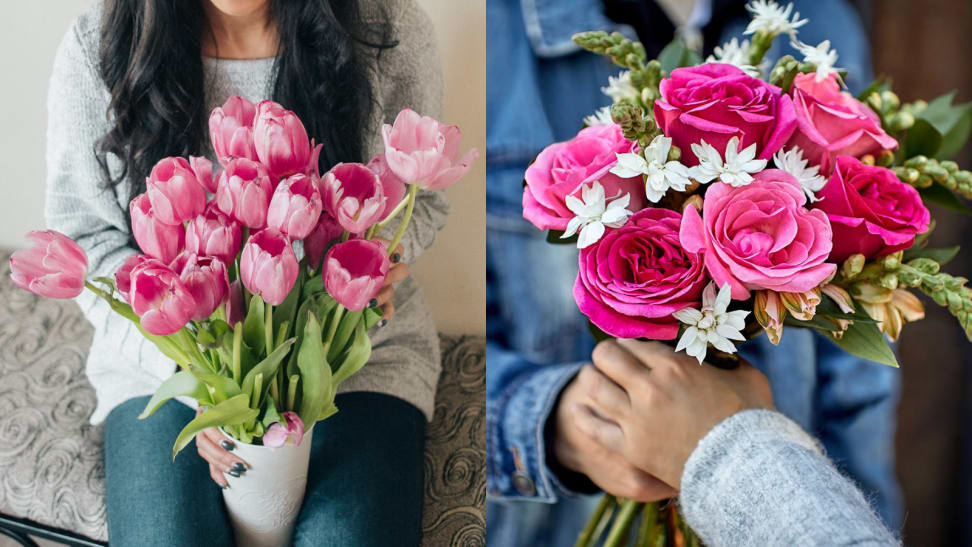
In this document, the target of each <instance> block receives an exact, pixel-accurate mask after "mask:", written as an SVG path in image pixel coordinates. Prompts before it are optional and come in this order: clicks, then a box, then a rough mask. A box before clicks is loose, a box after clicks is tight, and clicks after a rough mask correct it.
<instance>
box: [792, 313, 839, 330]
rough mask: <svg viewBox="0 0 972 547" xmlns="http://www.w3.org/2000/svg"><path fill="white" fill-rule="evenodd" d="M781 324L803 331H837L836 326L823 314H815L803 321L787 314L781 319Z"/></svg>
mask: <svg viewBox="0 0 972 547" xmlns="http://www.w3.org/2000/svg"><path fill="white" fill-rule="evenodd" d="M783 324H784V325H786V326H788V327H797V328H803V329H816V330H819V331H821V332H831V331H834V330H837V328H838V327H837V324H836V323H834V322H833V321H830V320H829V319H826V317H825V316H824V315H823V314H817V315H814V316H813V317H811V318H810V319H808V320H806V321H804V320H801V319H796V318H794V317H793V316H792V315H790V314H787V315H786V317H784V318H783Z"/></svg>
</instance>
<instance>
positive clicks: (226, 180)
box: [215, 158, 273, 230]
mask: <svg viewBox="0 0 972 547" xmlns="http://www.w3.org/2000/svg"><path fill="white" fill-rule="evenodd" d="M271 194H273V185H272V184H271V183H270V177H269V176H268V175H267V170H266V168H264V167H263V166H262V165H260V164H259V163H257V162H255V161H252V160H248V159H244V158H237V159H235V160H231V161H229V162H228V163H227V164H226V168H225V169H223V172H222V173H220V174H219V182H218V183H217V185H216V197H215V201H216V206H217V207H219V210H220V211H222V212H224V213H226V214H227V215H229V216H230V218H232V219H233V220H236V221H237V222H239V223H240V224H242V225H244V226H247V227H249V228H253V229H255V230H259V229H261V228H263V227H264V226H266V225H267V208H268V207H269V206H270V196H271Z"/></svg>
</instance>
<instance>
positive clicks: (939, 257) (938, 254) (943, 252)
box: [901, 245, 961, 266]
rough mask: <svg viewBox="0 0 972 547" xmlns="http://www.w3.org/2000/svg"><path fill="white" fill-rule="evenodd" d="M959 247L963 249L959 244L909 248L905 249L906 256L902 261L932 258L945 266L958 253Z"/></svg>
mask: <svg viewBox="0 0 972 547" xmlns="http://www.w3.org/2000/svg"><path fill="white" fill-rule="evenodd" d="M959 249H961V247H959V246H958V245H956V246H954V247H944V248H940V249H908V250H907V251H905V253H904V258H902V259H901V261H902V262H908V261H910V260H914V259H916V258H930V259H932V260H934V261H935V262H938V264H939V265H942V266H944V265H945V264H948V263H949V262H951V260H952V259H953V258H955V255H957V254H958V252H959Z"/></svg>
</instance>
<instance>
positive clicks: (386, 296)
mask: <svg viewBox="0 0 972 547" xmlns="http://www.w3.org/2000/svg"><path fill="white" fill-rule="evenodd" d="M375 241H380V242H382V243H383V244H385V246H386V247H387V246H388V244H389V243H391V241H388V240H387V239H383V238H380V237H378V238H375ZM404 252H405V249H404V248H403V247H402V245H401V243H399V244H398V247H395V252H394V253H392V255H391V262H392V265H391V268H389V270H388V275H387V276H386V277H385V282H384V283H382V284H381V290H379V291H378V294H377V295H375V298H374V299H373V300H372V302H370V304H372V306H371V307H372V308H376V307H381V310H382V311H383V312H384V313H383V314H382V316H381V321H379V322H378V326H379V327H384V326H385V325H387V324H388V321H389V320H391V318H392V316H394V315H395V302H394V296H395V287H394V285H395V283H398V282H400V281H404V280H405V278H407V277H408V264H405V262H404V261H403V260H402V255H403V253H404Z"/></svg>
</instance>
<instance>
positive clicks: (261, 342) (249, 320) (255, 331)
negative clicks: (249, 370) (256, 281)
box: [243, 294, 267, 355]
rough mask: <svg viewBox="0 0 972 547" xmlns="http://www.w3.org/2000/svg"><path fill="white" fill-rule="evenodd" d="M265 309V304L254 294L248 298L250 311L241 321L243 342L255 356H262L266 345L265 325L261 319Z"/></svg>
mask: <svg viewBox="0 0 972 547" xmlns="http://www.w3.org/2000/svg"><path fill="white" fill-rule="evenodd" d="M265 308H266V303H265V302H264V301H263V299H262V298H260V296H259V295H256V294H254V295H253V297H252V298H250V309H249V311H247V313H246V319H244V320H243V341H244V342H245V343H246V345H247V346H249V347H250V349H252V350H253V353H255V354H256V355H262V354H263V350H265V349H266V345H267V340H266V338H265V332H266V325H265V324H264V323H265V322H264V319H263V310H264V309H265Z"/></svg>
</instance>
